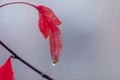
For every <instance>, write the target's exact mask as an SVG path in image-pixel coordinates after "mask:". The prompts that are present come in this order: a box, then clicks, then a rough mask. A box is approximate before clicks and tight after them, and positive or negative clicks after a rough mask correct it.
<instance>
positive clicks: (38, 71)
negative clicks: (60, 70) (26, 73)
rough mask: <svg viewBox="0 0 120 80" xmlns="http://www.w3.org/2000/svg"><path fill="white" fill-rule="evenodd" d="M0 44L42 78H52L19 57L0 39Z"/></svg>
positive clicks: (48, 79)
mask: <svg viewBox="0 0 120 80" xmlns="http://www.w3.org/2000/svg"><path fill="white" fill-rule="evenodd" d="M0 44H1V45H2V46H3V47H4V48H5V49H6V50H7V51H9V52H10V53H11V54H12V56H13V58H16V59H18V60H19V61H21V62H22V63H24V64H25V65H27V66H28V67H29V68H31V69H32V70H33V71H35V72H37V73H38V74H39V75H41V76H42V77H43V78H45V79H47V80H54V79H53V78H51V77H50V76H48V75H47V74H45V73H43V72H42V71H40V70H38V69H36V68H35V67H34V66H32V65H31V64H30V63H28V62H26V61H25V60H24V59H23V58H21V57H20V56H18V55H17V54H16V53H15V52H14V51H12V50H11V49H10V48H9V47H8V46H6V45H5V44H4V43H3V42H2V41H1V40H0Z"/></svg>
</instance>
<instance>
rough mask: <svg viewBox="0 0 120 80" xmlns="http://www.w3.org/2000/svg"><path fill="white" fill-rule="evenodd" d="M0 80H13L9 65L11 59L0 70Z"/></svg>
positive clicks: (10, 65)
mask: <svg viewBox="0 0 120 80" xmlns="http://www.w3.org/2000/svg"><path fill="white" fill-rule="evenodd" d="M0 80H15V79H14V72H13V69H12V64H11V57H9V58H8V60H7V61H6V62H5V63H4V64H3V65H2V66H1V68H0Z"/></svg>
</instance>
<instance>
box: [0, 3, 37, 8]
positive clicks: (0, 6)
mask: <svg viewBox="0 0 120 80" xmlns="http://www.w3.org/2000/svg"><path fill="white" fill-rule="evenodd" d="M11 4H26V5H29V6H32V7H34V8H36V6H35V5H33V4H30V3H27V2H11V3H6V4H3V5H0V8H2V7H4V6H7V5H11Z"/></svg>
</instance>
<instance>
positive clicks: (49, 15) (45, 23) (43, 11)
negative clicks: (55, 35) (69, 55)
mask: <svg viewBox="0 0 120 80" xmlns="http://www.w3.org/2000/svg"><path fill="white" fill-rule="evenodd" d="M36 8H37V9H38V11H39V29H40V31H41V32H42V34H43V36H44V37H45V39H46V38H47V37H48V36H49V35H50V33H51V24H54V25H60V24H61V21H60V20H59V19H58V18H57V17H56V15H55V14H54V13H53V11H52V10H51V9H50V8H48V7H45V6H37V7H36Z"/></svg>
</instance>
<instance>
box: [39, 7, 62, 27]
mask: <svg viewBox="0 0 120 80" xmlns="http://www.w3.org/2000/svg"><path fill="white" fill-rule="evenodd" d="M37 9H38V10H39V11H40V13H42V14H43V15H44V16H45V17H46V19H47V20H48V22H49V23H52V24H55V25H60V24H61V21H60V20H59V19H58V18H57V17H56V15H55V14H54V12H53V11H52V10H51V9H50V8H48V7H46V6H37Z"/></svg>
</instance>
